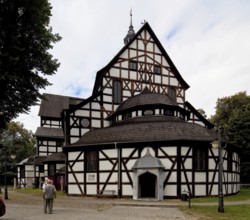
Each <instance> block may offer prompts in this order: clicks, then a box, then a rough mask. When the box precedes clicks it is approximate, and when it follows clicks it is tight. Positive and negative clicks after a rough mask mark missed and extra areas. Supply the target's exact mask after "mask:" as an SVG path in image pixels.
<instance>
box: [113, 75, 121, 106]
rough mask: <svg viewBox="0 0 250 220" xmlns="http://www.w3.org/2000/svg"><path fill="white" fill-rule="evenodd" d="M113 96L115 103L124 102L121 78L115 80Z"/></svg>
mask: <svg viewBox="0 0 250 220" xmlns="http://www.w3.org/2000/svg"><path fill="white" fill-rule="evenodd" d="M113 98H114V103H115V104H120V103H121V102H122V85H121V82H120V81H119V80H115V81H114V86H113Z"/></svg>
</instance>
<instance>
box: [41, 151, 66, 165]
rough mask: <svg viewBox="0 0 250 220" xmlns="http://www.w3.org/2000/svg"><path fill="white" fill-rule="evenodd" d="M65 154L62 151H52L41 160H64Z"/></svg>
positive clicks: (46, 161)
mask: <svg viewBox="0 0 250 220" xmlns="http://www.w3.org/2000/svg"><path fill="white" fill-rule="evenodd" d="M65 159H66V157H65V154H64V153H63V152H59V153H53V154H51V155H49V156H48V157H47V158H46V159H45V160H44V161H43V162H44V163H48V162H65Z"/></svg>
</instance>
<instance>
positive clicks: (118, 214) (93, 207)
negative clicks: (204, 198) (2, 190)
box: [1, 191, 189, 220]
mask: <svg viewBox="0 0 250 220" xmlns="http://www.w3.org/2000/svg"><path fill="white" fill-rule="evenodd" d="M5 204H6V207H7V212H6V214H5V216H3V217H1V220H31V219H32V220H40V219H43V220H44V219H46V220H47V219H53V220H57V219H58V220H66V219H70V220H71V219H72V220H78V219H79V220H80V219H81V220H84V219H86V220H87V219H88V220H89V219H91V220H97V219H98V220H99V219H102V220H116V219H117V220H118V219H119V220H154V219H155V220H163V219H164V220H175V219H178V220H183V219H186V220H187V219H189V218H187V216H185V215H184V214H183V213H182V212H181V211H180V210H179V209H178V208H177V205H176V204H174V203H173V204H168V203H164V202H155V201H150V200H149V201H134V200H132V199H97V198H95V197H72V196H69V197H68V196H65V197H61V198H58V199H55V201H54V209H53V214H44V213H43V199H42V198H40V197H38V196H34V195H30V194H23V193H18V192H13V191H10V192H9V200H5Z"/></svg>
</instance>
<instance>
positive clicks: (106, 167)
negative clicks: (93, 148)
mask: <svg viewBox="0 0 250 220" xmlns="http://www.w3.org/2000/svg"><path fill="white" fill-rule="evenodd" d="M99 165H100V170H112V168H113V166H114V165H113V164H112V163H110V162H109V161H99Z"/></svg>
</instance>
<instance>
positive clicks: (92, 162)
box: [86, 150, 98, 172]
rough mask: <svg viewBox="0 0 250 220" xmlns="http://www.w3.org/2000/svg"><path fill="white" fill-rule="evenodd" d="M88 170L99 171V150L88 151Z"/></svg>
mask: <svg viewBox="0 0 250 220" xmlns="http://www.w3.org/2000/svg"><path fill="white" fill-rule="evenodd" d="M86 171H87V172H96V171H98V151H96V150H93V151H88V152H86Z"/></svg>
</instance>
